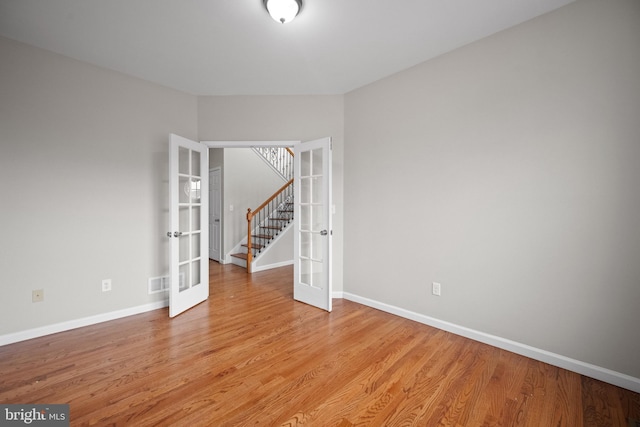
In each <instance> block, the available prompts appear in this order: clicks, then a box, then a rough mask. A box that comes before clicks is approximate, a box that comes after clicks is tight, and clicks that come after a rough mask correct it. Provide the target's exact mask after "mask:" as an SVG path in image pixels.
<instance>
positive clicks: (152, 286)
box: [149, 276, 169, 294]
mask: <svg viewBox="0 0 640 427" xmlns="http://www.w3.org/2000/svg"><path fill="white" fill-rule="evenodd" d="M168 289H169V276H163V277H152V278H150V279H149V293H150V294H157V293H158V292H163V291H166V290H168Z"/></svg>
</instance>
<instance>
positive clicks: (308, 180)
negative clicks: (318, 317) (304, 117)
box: [293, 138, 332, 311]
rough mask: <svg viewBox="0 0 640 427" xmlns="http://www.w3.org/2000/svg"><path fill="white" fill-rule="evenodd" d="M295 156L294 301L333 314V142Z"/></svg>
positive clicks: (298, 150) (313, 144)
mask: <svg viewBox="0 0 640 427" xmlns="http://www.w3.org/2000/svg"><path fill="white" fill-rule="evenodd" d="M294 154H295V156H294V162H295V166H294V171H295V173H294V223H295V229H294V230H295V234H294V279H293V298H294V299H295V300H297V301H301V302H304V303H307V304H310V305H313V306H315V307H318V308H322V309H324V310H327V311H331V292H332V290H331V234H332V233H331V229H332V228H331V139H330V138H323V139H318V140H315V141H310V142H304V143H301V144H297V145H295V146H294Z"/></svg>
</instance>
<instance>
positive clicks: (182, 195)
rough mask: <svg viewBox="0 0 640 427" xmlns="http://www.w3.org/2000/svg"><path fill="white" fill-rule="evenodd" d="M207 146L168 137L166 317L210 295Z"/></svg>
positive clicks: (174, 314)
mask: <svg viewBox="0 0 640 427" xmlns="http://www.w3.org/2000/svg"><path fill="white" fill-rule="evenodd" d="M208 154H209V149H208V147H207V146H205V145H203V144H200V143H198V142H195V141H191V140H188V139H186V138H182V137H180V136H178V135H173V134H171V135H170V137H169V193H170V194H169V223H170V225H171V228H170V231H169V232H168V233H167V236H168V237H169V239H170V245H169V246H170V276H171V285H170V291H169V316H170V317H174V316H177V315H178V314H180V313H182V312H183V311H185V310H187V309H189V308H191V307H193V306H194V305H196V304H198V303H200V302H202V301H204V300H206V299H207V298H208V297H209V257H208V249H209V248H208V241H209V235H208V211H209V201H208V196H209V188H208V178H209V175H208V174H209V155H208Z"/></svg>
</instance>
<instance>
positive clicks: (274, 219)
mask: <svg viewBox="0 0 640 427" xmlns="http://www.w3.org/2000/svg"><path fill="white" fill-rule="evenodd" d="M291 220H292V218H269V221H291Z"/></svg>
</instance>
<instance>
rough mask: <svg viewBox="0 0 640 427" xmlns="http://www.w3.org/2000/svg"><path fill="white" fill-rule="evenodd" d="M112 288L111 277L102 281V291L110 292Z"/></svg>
mask: <svg viewBox="0 0 640 427" xmlns="http://www.w3.org/2000/svg"><path fill="white" fill-rule="evenodd" d="M110 290H111V279H104V280H103V281H102V292H109V291H110Z"/></svg>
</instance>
